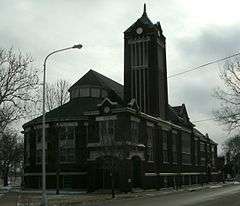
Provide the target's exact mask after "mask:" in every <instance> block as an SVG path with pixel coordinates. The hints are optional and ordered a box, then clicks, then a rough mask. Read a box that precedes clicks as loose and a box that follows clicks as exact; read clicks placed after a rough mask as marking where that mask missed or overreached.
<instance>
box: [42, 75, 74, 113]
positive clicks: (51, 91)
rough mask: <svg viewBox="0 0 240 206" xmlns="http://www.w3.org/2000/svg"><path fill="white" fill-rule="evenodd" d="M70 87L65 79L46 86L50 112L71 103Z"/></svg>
mask: <svg viewBox="0 0 240 206" xmlns="http://www.w3.org/2000/svg"><path fill="white" fill-rule="evenodd" d="M69 87H70V84H69V82H67V81H66V80H63V79H60V80H58V81H57V82H56V83H52V84H50V83H48V84H47V85H46V104H47V105H46V106H47V110H48V111H50V110H52V109H54V108H56V107H59V106H62V105H63V104H65V103H66V102H68V101H69V92H68V89H69Z"/></svg>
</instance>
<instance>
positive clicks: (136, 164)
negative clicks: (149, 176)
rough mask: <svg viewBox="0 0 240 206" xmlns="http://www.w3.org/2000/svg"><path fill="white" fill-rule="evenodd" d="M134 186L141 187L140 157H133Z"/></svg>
mask: <svg viewBox="0 0 240 206" xmlns="http://www.w3.org/2000/svg"><path fill="white" fill-rule="evenodd" d="M132 186H133V187H141V160H140V158H139V157H133V158H132Z"/></svg>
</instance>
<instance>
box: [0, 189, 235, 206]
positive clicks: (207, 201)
mask: <svg viewBox="0 0 240 206" xmlns="http://www.w3.org/2000/svg"><path fill="white" fill-rule="evenodd" d="M155 194H156V193H155ZM151 195H152V194H151V193H149V197H145V198H129V199H118V200H112V201H106V202H102V203H96V204H91V206H240V185H228V186H224V187H218V188H211V189H204V190H200V191H194V192H175V193H169V194H164V195H163V194H162V195H156V196H151ZM16 200H17V193H14V192H9V193H7V194H6V195H4V196H2V197H0V206H16ZM76 205H77V204H75V205H74V206H76ZM81 205H82V204H81Z"/></svg>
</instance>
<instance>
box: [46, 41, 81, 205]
mask: <svg viewBox="0 0 240 206" xmlns="http://www.w3.org/2000/svg"><path fill="white" fill-rule="evenodd" d="M81 48H82V45H81V44H77V45H74V46H72V47H67V48H64V49H58V50H55V51H53V52H51V53H50V54H48V55H47V56H46V58H45V59H44V64H43V107H42V108H43V111H42V113H43V116H42V205H43V206H47V205H48V204H47V194H46V153H45V146H46V145H45V139H46V133H45V121H46V118H45V116H46V111H45V98H46V95H45V90H46V63H47V59H48V57H50V56H51V55H53V54H55V53H57V52H62V51H65V50H69V49H81Z"/></svg>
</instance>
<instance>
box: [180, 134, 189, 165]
mask: <svg viewBox="0 0 240 206" xmlns="http://www.w3.org/2000/svg"><path fill="white" fill-rule="evenodd" d="M182 164H186V165H189V164H191V135H190V134H189V133H186V132H183V133H182Z"/></svg>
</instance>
